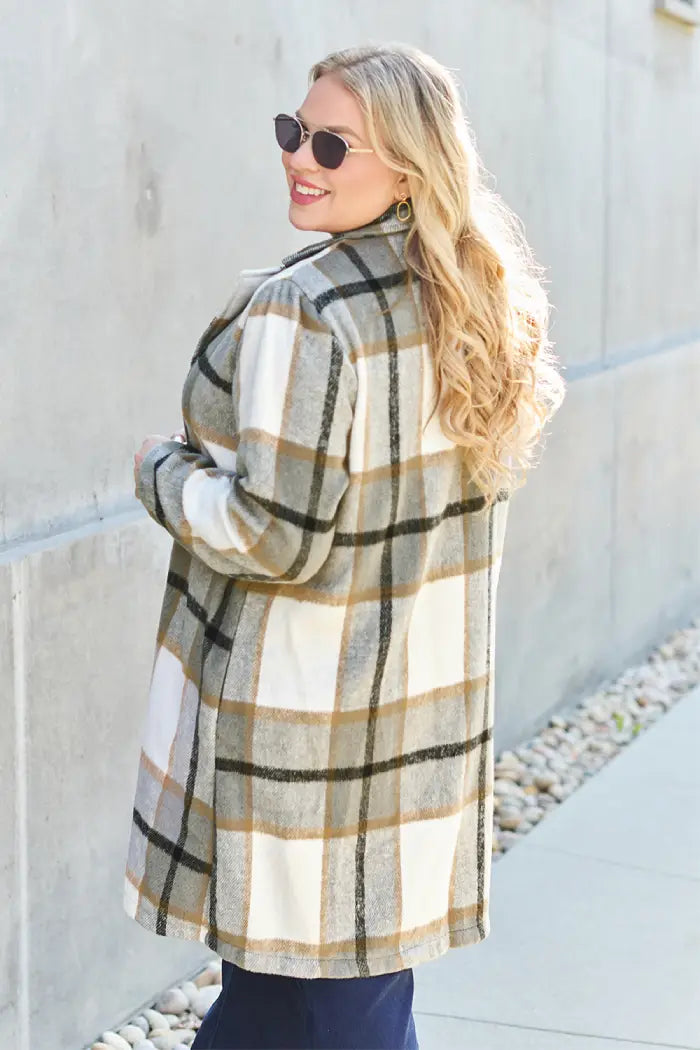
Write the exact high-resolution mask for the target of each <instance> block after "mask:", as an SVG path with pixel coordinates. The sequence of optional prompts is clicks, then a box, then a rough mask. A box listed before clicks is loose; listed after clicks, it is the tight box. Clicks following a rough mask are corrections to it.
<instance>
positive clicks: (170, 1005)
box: [156, 988, 190, 1014]
mask: <svg viewBox="0 0 700 1050" xmlns="http://www.w3.org/2000/svg"><path fill="white" fill-rule="evenodd" d="M189 1005H190V1003H189V999H188V998H187V996H186V995H185V993H184V992H183V991H182V989H181V988H168V990H167V991H166V992H163V994H162V995H161V996H160V997H159V998H158V999H157V1000H156V1010H160V1012H161V1013H162V1014H181V1013H182V1011H183V1010H186V1009H187V1007H188V1006H189Z"/></svg>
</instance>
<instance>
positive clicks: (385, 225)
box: [282, 197, 412, 268]
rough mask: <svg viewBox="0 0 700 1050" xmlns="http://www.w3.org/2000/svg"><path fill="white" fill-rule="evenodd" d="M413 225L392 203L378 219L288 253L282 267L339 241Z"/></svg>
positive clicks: (399, 229)
mask: <svg viewBox="0 0 700 1050" xmlns="http://www.w3.org/2000/svg"><path fill="white" fill-rule="evenodd" d="M410 199H411V198H410V197H409V198H408V200H409V201H410ZM411 226H412V223H411V222H401V220H400V219H398V218H397V217H396V205H395V204H390V205H389V207H388V208H387V209H386V211H384V212H382V214H381V215H379V216H377V218H376V219H372V220H371V222H367V223H365V225H364V226H357V227H355V228H354V229H351V230H342V231H341V232H340V233H334V234H333V235H332V236H331V237H327V238H326V239H325V240H323V241H315V242H314V243H313V244H307V245H306V247H305V248H300V249H299V251H297V252H292V254H291V255H286V256H285V257H284V258H283V259H282V267H283V268H285V267H287V266H290V265H291V264H292V263H295V262H298V261H299V260H300V259H305V258H306V257H307V256H309V255H315V254H316V252H320V251H322V250H323V249H324V248H328V247H329V246H330V245H331V244H335V243H336V242H337V241H348V240H354V239H356V238H358V237H385V236H386V235H387V234H390V233H407V232H408V230H409V229H410V228H411Z"/></svg>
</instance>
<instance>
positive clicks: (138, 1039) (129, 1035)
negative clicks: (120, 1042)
mask: <svg viewBox="0 0 700 1050" xmlns="http://www.w3.org/2000/svg"><path fill="white" fill-rule="evenodd" d="M144 1024H145V1025H146V1028H145V1030H144V1029H143V1028H142V1027H141V1026H140V1025H138V1024H136V1023H135V1022H133V1021H132V1022H131V1023H130V1024H127V1025H124V1027H123V1028H120V1029H119V1031H118V1032H117V1035H120V1036H121V1037H122V1039H126V1041H127V1043H128V1044H129V1046H135V1045H136V1043H142V1042H143V1037H144V1035H147V1034H148V1021H146V1020H145V1018H144Z"/></svg>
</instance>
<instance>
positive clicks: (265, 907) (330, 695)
mask: <svg viewBox="0 0 700 1050" xmlns="http://www.w3.org/2000/svg"><path fill="white" fill-rule="evenodd" d="M270 125H271V127H270V130H271V131H272V120H271V121H270ZM274 129H275V134H276V137H277V142H278V144H279V146H280V147H281V150H282V154H281V159H282V164H283V168H284V174H285V177H286V184H287V187H286V188H287V192H288V194H289V199H290V203H289V219H290V222H291V223H292V225H293V226H295V227H296V228H297V229H300V230H307V231H309V232H313V233H316V232H322V233H323V234H327V235H329V236H326V237H324V238H323V239H321V240H318V239H317V240H316V241H315V242H314V243H312V244H311V245H310V246H309V247H307V248H304V249H302V250H301V251H298V252H295V253H294V254H293V255H290V256H288V257H287V258H285V259H284V260H283V261H282V263H281V264H280V265H278V266H273V267H270V268H269V269H265V270H247V271H243V273H242V274H241V277H240V280H239V283H238V285H237V287H236V289H235V291H234V293H233V295H232V297H231V299H230V301H229V303H228V304H227V306H226V308H225V309H224V310H223V311H222V313H221V314H220V315H219V316H217V317H216V318H215V319H214V321H213V322H212V323H211V324H210V326H209V328H208V329H207V331H206V332H205V333H204V335H203V337H202V339H201V340H200V342H199V345H198V346H197V348H196V351H195V354H194V357H193V359H192V363H191V368H190V371H189V374H188V375H187V378H186V381H185V384H184V389H183V396H182V408H183V420H184V426H185V429H184V431H183V432H182V434H181V435H180V436H181V437H182V438H184V441H180V440H178V435H173V438H172V439H167V438H162V437H160V436H156V437H151V438H148V439H147V440H146V441H145V442H144V444H143V446H142V448H141V449H140V451H139V453H138V454H137V455H136V462H135V478H136V494H137V496H138V498H139V499H140V500H141V501H142V502H143V504H144V506H145V507H146V509H147V511H148V512H149V514H150V515H151V516H152V517H153V518H154V520H155V521H156V522H157V523H158V524H159V525H160V526H161V527H162V528H164V529H166V530H167V531H168V533H170V535H171V536H172V537H173V539H174V541H175V542H174V544H173V547H172V554H171V559H170V565H169V571H168V577H167V584H166V590H165V595H164V599H163V607H162V613H161V618H160V624H159V627H158V636H157V645H156V651H155V657H154V664H153V672H152V681H151V687H150V697H149V704H148V714H147V719H146V724H145V730H144V738H143V748H142V752H141V762H140V766H139V771H138V782H137V787H136V797H135V802H134V815H133V824H132V826H131V838H130V842H129V851H128V862H127V871H126V880H125V890H124V906H125V909H126V911H127V913H128V914H129V915H130V916H132V917H133V918H134V919H135V920H136V921H137V922H139V923H140V924H141V925H142V926H144V927H145V928H146V929H149V930H151V931H153V932H154V933H155V934H158V935H161V936H165V937H168V936H170V937H179V938H189V939H191V940H196V941H202V942H204V943H205V944H207V945H208V946H209V947H210V948H211V949H212V950H213V951H214V952H216V953H217V954H218V955H219V956H221V959H222V972H223V988H222V991H221V993H220V994H219V997H218V999H217V1000H216V1002H215V1003H214V1005H213V1006H212V1007H211V1009H210V1010H209V1012H208V1014H207V1015H206V1017H205V1018H204V1021H203V1023H202V1026H201V1028H200V1030H199V1032H198V1035H197V1038H196V1039H195V1041H194V1043H193V1046H194V1048H195V1050H205V1048H215V1047H218V1048H223V1047H226V1048H233V1047H237V1048H242V1047H246V1048H251V1047H260V1048H262V1047H275V1048H281V1047H286V1048H291V1047H304V1048H308V1047H317V1048H321V1047H323V1048H324V1050H328V1048H331V1047H353V1048H354V1050H357V1048H364V1047H367V1048H369V1047H372V1048H377V1047H387V1048H388V1047H391V1048H392V1050H396V1048H399V1047H402V1048H409V1047H410V1048H415V1047H417V1046H418V1042H417V1038H416V1030H415V1024H414V1019H413V1014H412V1004H413V969H412V968H413V967H414V966H415V965H417V964H419V963H421V962H424V961H427V960H430V959H435V958H436V957H438V956H439V955H441V954H443V953H444V952H446V951H447V950H448V949H450V948H457V947H460V946H463V945H473V944H477V943H478V942H479V941H482V940H483V939H484V938H485V937H486V936H487V935H488V933H489V886H490V873H491V834H492V812H493V805H492V804H493V795H492V785H493V738H492V728H493V701H494V695H493V686H494V657H495V654H494V638H495V600H496V587H497V582H498V576H499V569H500V564H501V555H502V551H503V543H504V533H505V526H506V515H507V509H508V506H509V497H510V495H511V493H512V492H513V490H514V489H515V488H516V487H519V485H521V484H522V483H523V481H524V476H518V475H517V474H516V470H515V468H516V465H517V466H519V467H520V468H523V469H526V468H527V467H528V466H529V465H531V464H532V456H533V448H534V445H535V443H536V442H537V440H538V437H539V436H540V434H541V432H542V428H543V426H544V424H545V422H546V420H547V419H548V418H550V417H551V416H552V415H553V413H554V411H556V409H557V407H558V405H559V404H560V403H561V400H562V398H563V396H564V384H563V380H562V378H561V376H560V374H559V372H558V371H557V369H556V367H555V363H556V359H555V357H554V355H553V353H552V348H551V344H550V343H549V341H548V338H547V328H548V309H549V307H548V302H547V297H546V295H545V292H544V290H543V287H542V283H541V279H540V278H541V272H540V269H539V267H538V266H537V264H536V263H535V262H534V260H533V258H532V254H531V252H530V250H529V249H528V247H527V245H526V243H525V240H524V237H523V235H522V233H521V230H520V226H519V224H518V222H517V220H516V219H515V217H514V216H513V214H512V213H511V212H510V211H509V210H508V209H507V207H506V206H505V205H504V204H503V203H502V202H501V201H500V200H499V199H498V198H497V196H496V195H495V194H494V193H493V192H492V191H490V190H489V189H488V188H487V185H486V179H485V173H484V170H483V169H482V166H481V164H480V160H479V156H478V154H477V150H476V147H475V144H474V141H473V138H472V135H471V133H470V130H469V126H468V124H467V122H466V120H465V117H464V115H463V113H462V109H461V105H460V99H459V93H458V87H457V85H456V83H455V81H454V79H453V77H452V75H451V74H450V72H448V70H446V69H445V68H444V67H443V66H441V65H440V64H439V63H438V62H437V61H435V60H434V59H433V58H431V57H429V56H428V55H426V54H423V53H422V52H420V51H418V50H416V49H414V48H411V47H408V46H403V45H391V46H385V47H362V48H352V49H348V50H345V51H340V52H337V53H334V54H331V55H329V56H328V57H327V58H326V59H324V60H323V61H322V62H319V63H318V64H317V65H315V66H314V67H313V68H312V70H311V74H310V88H309V91H308V94H307V95H306V97H305V98H304V99H303V101H302V102H301V104H300V106H299V108H298V109H296V110H294V109H291V110H290V112H289V113H282V114H278V115H277V116H276V117H275V120H274Z"/></svg>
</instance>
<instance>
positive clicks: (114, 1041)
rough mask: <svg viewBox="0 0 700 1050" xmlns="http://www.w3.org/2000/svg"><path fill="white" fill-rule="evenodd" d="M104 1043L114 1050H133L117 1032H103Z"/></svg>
mask: <svg viewBox="0 0 700 1050" xmlns="http://www.w3.org/2000/svg"><path fill="white" fill-rule="evenodd" d="M102 1042H103V1043H106V1044H107V1046H109V1047H112V1050H131V1043H129V1042H128V1041H127V1040H126V1039H124V1038H122V1036H120V1035H117V1033H116V1032H103V1033H102Z"/></svg>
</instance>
